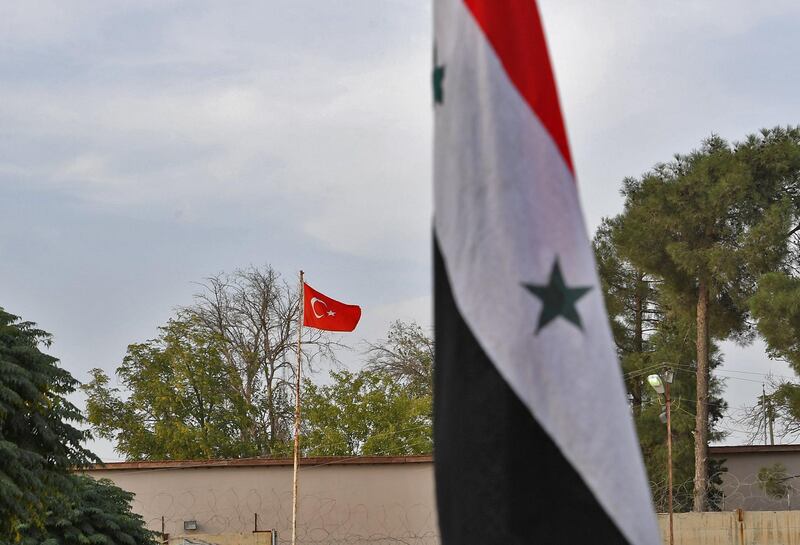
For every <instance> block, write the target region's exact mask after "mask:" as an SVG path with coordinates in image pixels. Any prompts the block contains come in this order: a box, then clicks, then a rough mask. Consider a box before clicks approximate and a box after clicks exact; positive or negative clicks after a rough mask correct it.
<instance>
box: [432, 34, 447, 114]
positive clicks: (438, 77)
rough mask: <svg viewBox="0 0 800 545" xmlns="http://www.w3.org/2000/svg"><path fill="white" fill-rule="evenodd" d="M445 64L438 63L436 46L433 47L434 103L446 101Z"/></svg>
mask: <svg viewBox="0 0 800 545" xmlns="http://www.w3.org/2000/svg"><path fill="white" fill-rule="evenodd" d="M443 84H444V65H443V64H442V65H439V64H437V61H436V47H435V46H434V48H433V103H434V104H443V103H444V86H443Z"/></svg>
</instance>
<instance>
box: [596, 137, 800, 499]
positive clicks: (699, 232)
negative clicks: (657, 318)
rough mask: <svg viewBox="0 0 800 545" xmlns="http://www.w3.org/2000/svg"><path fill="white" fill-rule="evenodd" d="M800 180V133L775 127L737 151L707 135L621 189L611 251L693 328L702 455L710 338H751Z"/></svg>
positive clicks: (699, 482) (780, 260) (793, 215)
mask: <svg viewBox="0 0 800 545" xmlns="http://www.w3.org/2000/svg"><path fill="white" fill-rule="evenodd" d="M799 180H800V130H799V129H795V128H788V129H782V128H776V129H772V130H765V131H762V132H761V134H759V135H752V136H750V137H748V138H747V139H746V140H745V141H744V142H741V143H737V144H735V145H730V144H728V143H727V142H726V141H725V140H723V139H721V138H719V137H717V136H712V137H711V138H709V139H708V140H706V141H705V142H704V143H703V145H702V146H701V148H700V149H699V150H695V151H693V152H692V153H690V154H688V155H676V156H675V158H674V160H673V161H672V162H670V163H666V164H659V165H656V167H654V169H653V170H652V171H650V172H648V173H646V174H644V175H643V176H642V177H641V178H638V179H634V178H629V179H626V180H625V181H624V182H623V191H622V192H623V195H624V196H625V210H624V212H623V214H622V215H621V216H620V217H619V218H617V219H615V220H613V222H612V223H613V233H612V235H611V239H612V241H613V245H614V247H615V249H616V251H617V252H618V253H619V255H620V256H622V258H623V261H627V262H629V263H630V264H631V265H632V267H633V270H638V271H643V272H644V273H647V274H648V275H651V276H652V277H653V278H654V279H657V280H658V281H659V288H658V290H659V296H658V300H659V304H660V306H661V307H662V308H663V309H665V310H666V311H667V312H668V318H669V320H675V321H677V322H678V323H685V324H693V326H691V327H693V328H694V337H695V348H696V350H695V357H694V365H695V368H696V390H695V392H696V395H697V404H696V406H695V411H697V414H698V424H697V430H696V435H695V449H696V452H697V455H699V456H700V457H703V458H705V455H704V452H703V451H704V450H705V448H706V445H707V440H708V439H711V438H712V437H713V436H709V435H708V433H707V431H708V428H709V422H711V421H713V418H714V414H713V410H714V407H713V406H714V400H713V390H714V384H713V382H712V379H711V378H710V374H709V370H710V369H711V368H713V364H714V362H713V350H714V345H713V340H714V339H717V340H720V339H727V338H734V339H736V340H739V341H740V342H747V341H749V340H750V339H751V338H752V330H751V329H750V327H749V321H748V315H749V311H750V306H749V299H750V297H751V296H752V295H753V294H754V292H755V288H756V285H757V282H758V280H759V278H760V277H761V275H762V274H764V273H767V272H770V271H774V270H780V269H781V268H782V267H785V265H786V260H787V257H788V256H789V255H791V248H790V244H789V235H790V234H791V233H792V224H793V223H794V222H795V221H796V220H797V218H798V215H799V214H798V210H800V189H799V188H798V181H799ZM796 229H797V228H796ZM796 229H795V230H796ZM612 299H613V298H612ZM612 302H613V301H612ZM610 306H612V305H610ZM612 308H613V306H612ZM681 329H686V330H687V332H688V329H687V328H685V327H681ZM666 361H670V360H666ZM672 361H675V360H672ZM678 361H681V362H683V363H685V362H688V361H690V360H689V359H683V360H678ZM706 407H708V409H709V414H708V418H706V414H705V412H706ZM706 469H707V468H706V467H697V468H695V471H696V473H695V479H696V482H695V486H696V488H695V494H696V497H695V506H694V507H695V509H699V510H703V509H704V508H705V507H706V492H707V488H706V486H704V484H703V483H705V482H706Z"/></svg>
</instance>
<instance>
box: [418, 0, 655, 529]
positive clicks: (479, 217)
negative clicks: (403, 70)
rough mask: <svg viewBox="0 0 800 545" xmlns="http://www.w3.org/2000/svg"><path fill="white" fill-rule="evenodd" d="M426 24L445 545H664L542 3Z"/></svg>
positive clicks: (495, 7)
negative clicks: (430, 53)
mask: <svg viewBox="0 0 800 545" xmlns="http://www.w3.org/2000/svg"><path fill="white" fill-rule="evenodd" d="M434 18H435V42H434V67H433V102H434V110H435V153H434V157H435V158H434V179H435V182H434V202H435V220H434V230H435V235H434V246H435V259H434V261H435V264H434V272H435V311H436V312H435V314H436V316H435V331H436V366H435V373H436V375H435V379H436V380H435V384H436V390H435V396H434V399H435V420H434V422H435V460H436V486H437V500H438V506H439V524H440V528H441V534H442V542H443V543H444V544H445V545H455V544H459V545H460V544H463V543H503V544H506V543H542V544H547V545H551V544H560V543H565V544H567V543H568V544H570V545H574V544H579V543H603V544H609V543H627V544H631V545H633V544H637V545H638V544H646V545H647V544H657V543H660V539H659V533H658V527H657V524H656V518H655V514H654V512H653V507H652V502H651V499H650V493H649V490H648V486H647V482H646V478H645V472H644V467H643V464H642V461H641V456H640V453H639V446H638V444H637V441H636V435H635V431H634V427H633V422H632V419H631V415H630V412H629V409H628V406H627V404H626V397H625V390H624V387H623V382H622V377H621V374H620V369H619V365H618V362H617V358H616V355H615V348H614V344H613V340H612V337H611V332H610V329H609V324H608V318H607V316H606V312H605V309H604V305H603V294H602V292H601V289H600V285H599V282H598V279H597V275H596V272H595V264H594V258H593V255H592V250H591V245H590V243H589V240H588V237H587V235H586V226H585V224H584V220H583V216H582V213H581V209H580V203H579V200H578V191H577V187H576V183H575V176H574V170H573V166H572V159H571V158H570V151H569V145H568V143H567V136H566V132H565V130H564V124H563V122H562V118H561V111H560V107H559V103H558V97H557V94H556V87H555V82H554V80H553V74H552V70H551V68H550V61H549V58H548V53H547V48H546V45H545V39H544V34H543V30H542V26H541V23H540V20H539V15H538V12H537V8H536V4H535V2H534V1H533V0H437V1H436V2H435V12H434Z"/></svg>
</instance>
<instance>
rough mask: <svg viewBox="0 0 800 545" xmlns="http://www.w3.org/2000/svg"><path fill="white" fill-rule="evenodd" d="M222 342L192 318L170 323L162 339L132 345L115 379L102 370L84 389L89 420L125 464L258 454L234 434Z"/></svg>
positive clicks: (232, 399) (231, 395)
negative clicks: (115, 384) (129, 461)
mask: <svg viewBox="0 0 800 545" xmlns="http://www.w3.org/2000/svg"><path fill="white" fill-rule="evenodd" d="M219 344H220V343H219V342H218V341H217V340H215V339H214V338H210V337H209V336H208V335H207V334H206V332H205V331H204V330H203V329H202V328H200V327H199V326H198V324H197V323H195V322H193V321H192V320H190V319H184V320H181V319H175V320H170V321H169V322H168V323H167V325H166V326H164V327H162V328H160V335H159V336H158V338H156V339H153V340H150V341H147V342H144V343H140V344H132V345H130V346H128V353H127V355H126V356H125V358H124V360H123V362H122V365H121V366H120V367H119V368H118V369H117V375H118V376H119V379H120V381H121V382H122V384H123V385H124V387H125V393H127V394H128V395H125V393H123V392H121V391H120V390H119V389H118V388H112V387H110V386H109V382H110V379H109V377H108V376H107V375H106V374H105V373H104V372H103V371H102V370H100V369H93V370H92V371H91V374H92V380H91V381H90V382H89V383H88V384H85V385H84V386H82V389H83V390H84V392H85V393H86V394H87V403H86V408H87V413H88V419H89V422H90V423H91V424H92V426H93V427H94V429H95V430H96V432H97V433H98V434H99V435H100V436H101V437H104V438H106V439H111V440H113V441H114V442H115V448H116V450H117V451H118V452H120V453H122V454H123V455H124V456H125V457H126V458H128V459H132V460H142V459H169V458H173V459H197V458H224V457H240V456H248V455H255V454H258V452H257V451H256V450H255V448H254V447H255V445H251V444H246V443H242V441H241V433H239V430H238V429H237V428H236V423H237V422H238V420H237V414H238V413H239V412H240V411H239V408H238V406H237V403H241V402H242V400H237V399H236V398H235V397H234V396H235V392H232V391H230V389H229V388H227V386H226V385H227V384H228V374H227V370H226V368H225V365H224V364H223V361H222V357H221V355H220V346H219Z"/></svg>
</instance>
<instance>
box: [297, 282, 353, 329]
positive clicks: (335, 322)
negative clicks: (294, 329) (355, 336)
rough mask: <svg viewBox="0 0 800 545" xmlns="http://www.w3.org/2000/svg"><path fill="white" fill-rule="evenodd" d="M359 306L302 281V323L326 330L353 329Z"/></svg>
mask: <svg viewBox="0 0 800 545" xmlns="http://www.w3.org/2000/svg"><path fill="white" fill-rule="evenodd" d="M360 319H361V307H359V306H358V305H347V304H345V303H341V302H339V301H337V300H336V299H333V298H332V297H328V296H327V295H325V294H324V293H321V292H319V291H317V290H315V289H314V288H312V287H311V286H309V285H308V284H306V283H305V282H304V283H303V325H304V326H308V327H314V328H316V329H324V330H326V331H353V330H354V329H355V328H356V325H358V321H359V320H360Z"/></svg>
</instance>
